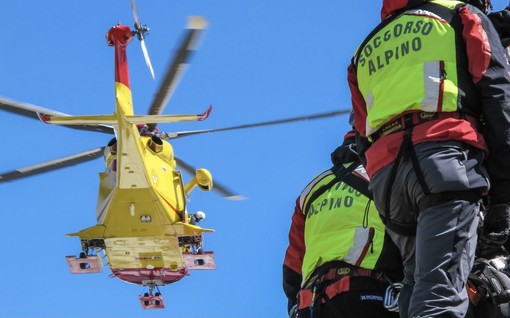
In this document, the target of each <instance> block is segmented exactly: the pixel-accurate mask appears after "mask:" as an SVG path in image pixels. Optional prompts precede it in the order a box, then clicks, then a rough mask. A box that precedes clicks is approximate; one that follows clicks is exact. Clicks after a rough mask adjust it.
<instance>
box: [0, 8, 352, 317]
mask: <svg viewBox="0 0 510 318" xmlns="http://www.w3.org/2000/svg"><path fill="white" fill-rule="evenodd" d="M131 3H132V10H133V13H134V15H135V26H134V30H132V29H131V28H130V27H127V26H124V25H116V26H114V27H112V28H111V29H110V30H109V31H108V33H107V43H108V45H110V46H113V48H114V51H115V96H116V105H115V111H114V113H113V114H109V115H91V116H72V115H68V114H65V113H61V112H57V111H53V110H50V109H45V108H42V107H38V106H32V105H28V104H24V103H19V102H16V101H12V100H8V99H3V98H2V99H1V100H0V109H2V110H6V111H11V112H14V113H17V114H20V115H25V116H29V117H32V118H38V119H40V120H41V121H43V122H44V123H46V124H56V125H65V126H68V127H70V128H76V129H83V130H92V131H97V132H103V133H109V134H112V133H113V134H114V135H115V137H114V138H113V139H112V140H111V141H110V142H109V143H108V144H107V145H106V146H103V147H98V148H95V149H92V150H89V151H86V152H82V153H79V154H76V155H72V156H69V157H65V158H60V159H57V160H53V161H51V162H47V163H44V164H41V165H35V166H31V167H26V168H23V169H18V170H15V171H10V172H6V173H2V174H0V182H6V181H11V180H14V179H18V178H22V177H26V176H30V175H34V174H38V173H42V172H49V171H51V170H53V169H59V168H62V167H67V166H70V165H74V164H78V163H81V162H85V161H88V160H93V159H97V158H100V157H103V159H104V161H105V170H104V171H103V172H101V173H100V174H99V176H100V183H99V191H98V200H97V210H96V218H97V224H96V225H94V226H91V227H88V228H86V229H83V230H80V231H78V232H73V233H69V234H68V236H71V237H78V238H79V239H80V244H81V252H80V253H79V256H67V257H66V260H67V263H68V265H69V268H70V270H71V272H72V273H76V274H88V273H98V272H100V271H101V268H102V267H103V266H104V265H105V264H103V261H104V260H106V261H107V264H106V265H107V266H108V267H109V268H110V270H111V271H112V275H113V276H114V277H116V278H119V279H121V280H123V281H126V282H128V283H133V284H138V285H142V286H146V287H148V291H147V293H145V294H143V295H140V296H139V301H140V304H141V306H142V308H144V309H156V308H164V307H165V306H164V301H163V298H162V296H161V293H160V291H159V287H160V286H164V285H168V284H171V283H174V282H177V281H178V280H180V279H182V278H183V277H184V276H186V275H188V271H189V270H195V269H197V270H198V269H205V270H210V269H214V268H215V266H216V265H215V261H214V253H213V252H212V251H205V250H204V247H203V233H210V232H213V230H212V229H206V228H202V227H200V226H198V225H197V224H193V223H194V222H193V216H192V215H190V214H188V211H187V207H186V198H187V197H188V196H190V195H191V193H192V191H193V190H194V189H196V188H198V189H200V190H203V191H210V190H218V191H219V192H220V193H222V195H224V196H226V197H228V198H231V199H239V198H240V197H239V196H237V195H236V194H234V192H233V191H230V190H228V189H227V188H226V187H224V186H222V185H221V184H219V183H218V182H217V181H214V183H213V179H212V176H211V174H210V172H209V171H207V170H206V169H194V168H192V167H190V166H187V164H186V163H185V162H184V161H182V160H179V159H178V158H176V157H175V155H174V153H173V149H172V146H171V144H170V143H169V142H168V141H167V140H170V139H172V138H178V137H184V136H189V135H193V134H201V133H208V132H215V131H224V130H229V129H239V128H249V127H256V126H260V125H268V124H278V123H284V122H291V121H295V120H306V119H315V118H322V117H328V116H333V115H337V114H341V112H331V113H327V114H318V115H312V116H307V117H306V118H304V117H300V118H293V119H285V120H280V121H273V122H266V123H259V124H251V125H242V126H236V127H228V128H220V129H213V130H199V131H191V132H181V133H164V132H159V131H158V130H157V127H156V125H157V123H174V122H183V121H203V120H205V119H207V117H208V116H209V115H210V113H211V110H212V108H211V107H209V108H207V109H206V110H205V111H204V112H203V113H199V114H187V115H162V112H163V110H164V107H165V105H166V103H167V102H168V99H169V98H170V96H171V94H172V92H173V90H174V89H175V87H176V83H177V80H178V77H179V76H180V75H181V70H182V67H183V65H185V64H186V63H187V59H188V57H189V55H190V53H191V52H192V51H193V50H194V44H195V42H196V39H197V37H198V36H199V35H200V33H201V31H202V30H204V29H205V26H206V23H205V20H204V19H203V18H200V17H194V18H192V19H191V20H190V26H189V28H188V33H187V35H186V36H185V37H184V40H183V42H182V44H181V45H180V49H179V50H178V51H177V52H178V53H177V55H176V57H175V59H174V60H173V62H172V64H171V67H170V68H169V69H168V72H167V75H166V76H165V78H164V80H163V83H162V85H161V88H160V90H159V91H158V93H157V94H156V97H155V99H154V101H153V103H152V105H151V107H150V109H149V112H148V115H142V116H137V115H135V114H134V111H133V105H132V104H133V103H132V99H131V91H130V82H129V73H128V67H127V53H126V47H127V46H128V44H129V43H130V42H131V41H132V40H133V39H134V38H135V37H136V38H138V40H140V42H141V43H142V50H143V51H144V56H146V57H147V58H146V61H149V59H148V54H147V53H146V49H145V44H144V38H145V34H146V33H147V32H148V28H147V27H146V26H143V25H141V24H140V23H139V21H138V18H137V13H136V8H135V6H134V1H133V0H132V1H131ZM147 64H148V66H149V69H152V67H151V66H150V62H147ZM151 73H152V72H151ZM344 113H345V112H344ZM177 167H180V168H182V169H183V170H185V171H187V172H190V171H191V173H192V175H193V178H192V179H191V180H190V181H189V182H187V183H185V182H184V181H183V177H182V175H181V172H180V170H178V169H177Z"/></svg>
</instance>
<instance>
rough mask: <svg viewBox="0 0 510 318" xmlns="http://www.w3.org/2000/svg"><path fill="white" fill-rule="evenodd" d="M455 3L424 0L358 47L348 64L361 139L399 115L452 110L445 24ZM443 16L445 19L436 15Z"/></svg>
mask: <svg viewBox="0 0 510 318" xmlns="http://www.w3.org/2000/svg"><path fill="white" fill-rule="evenodd" d="M459 4H461V3H460V2H457V1H444V0H442V1H430V2H429V3H428V5H424V6H420V7H419V8H418V9H411V10H407V11H405V12H403V13H402V14H401V15H400V16H398V17H397V18H395V19H394V20H393V21H391V22H390V23H388V24H387V25H385V26H384V27H383V28H381V29H380V30H379V31H378V32H376V33H375V34H374V35H373V36H372V37H371V38H370V39H369V40H368V41H366V44H365V45H364V46H363V47H360V49H359V51H358V53H357V55H356V57H355V59H354V60H355V61H356V72H357V73H356V74H357V78H358V87H359V90H360V92H361V93H362V95H363V96H364V99H365V103H366V107H367V119H366V135H367V136H370V135H371V134H373V133H374V132H376V131H377V130H378V129H379V128H381V126H382V125H384V124H385V123H386V122H388V121H390V120H391V119H392V118H395V117H396V116H398V115H400V114H402V113H404V112H409V111H425V112H455V111H457V109H458V103H459V83H458V82H459V81H458V78H457V62H458V61H457V53H456V31H455V29H454V28H453V27H452V26H451V25H450V24H449V21H447V20H446V19H451V17H452V16H453V13H454V11H453V10H455V8H456V6H457V5H459ZM438 8H439V9H438ZM436 9H437V10H436ZM433 11H434V12H433ZM445 11H447V12H449V13H450V15H451V16H450V17H442V16H439V14H443V13H444V12H445ZM438 43H441V45H438Z"/></svg>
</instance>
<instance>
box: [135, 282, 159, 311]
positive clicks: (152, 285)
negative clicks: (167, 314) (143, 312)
mask: <svg viewBox="0 0 510 318" xmlns="http://www.w3.org/2000/svg"><path fill="white" fill-rule="evenodd" d="M158 283H160V284H162V283H161V282H160V281H158V280H149V281H144V282H143V285H144V286H148V287H149V292H148V293H144V294H143V296H139V297H138V299H140V305H142V308H143V309H163V308H165V303H164V302H163V296H161V293H160V291H159V288H158ZM154 290H156V292H155V293H154Z"/></svg>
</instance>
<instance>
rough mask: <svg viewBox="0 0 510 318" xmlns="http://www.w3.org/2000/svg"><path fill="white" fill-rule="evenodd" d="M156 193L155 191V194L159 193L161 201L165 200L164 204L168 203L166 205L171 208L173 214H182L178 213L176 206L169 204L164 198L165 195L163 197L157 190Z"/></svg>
mask: <svg viewBox="0 0 510 318" xmlns="http://www.w3.org/2000/svg"><path fill="white" fill-rule="evenodd" d="M156 193H157V194H158V195H159V196H160V197H161V198H162V199H163V201H165V202H166V204H168V206H169V207H170V208H171V209H172V210H173V211H174V212H175V214H177V215H179V216H182V214H181V213H179V212H178V211H177V209H176V208H175V207H174V206H173V205H172V204H170V202H168V201H167V200H166V199H165V197H163V196H162V195H161V193H159V191H156Z"/></svg>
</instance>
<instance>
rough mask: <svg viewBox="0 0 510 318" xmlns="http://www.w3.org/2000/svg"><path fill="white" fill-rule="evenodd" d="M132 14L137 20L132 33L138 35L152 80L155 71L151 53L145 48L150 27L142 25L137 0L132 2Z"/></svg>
mask: <svg viewBox="0 0 510 318" xmlns="http://www.w3.org/2000/svg"><path fill="white" fill-rule="evenodd" d="M131 12H133V17H134V18H135V29H134V30H133V31H132V33H133V35H136V37H137V38H138V40H140V45H141V47H142V53H143V58H144V59H145V64H147V67H148V68H149V71H150V72H151V75H152V79H155V77H154V69H153V68H152V64H151V59H150V58H149V52H148V51H147V47H146V46H145V34H149V30H150V29H149V27H148V26H147V25H145V24H143V25H142V24H141V23H140V20H139V19H138V10H137V9H136V4H135V0H131Z"/></svg>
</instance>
